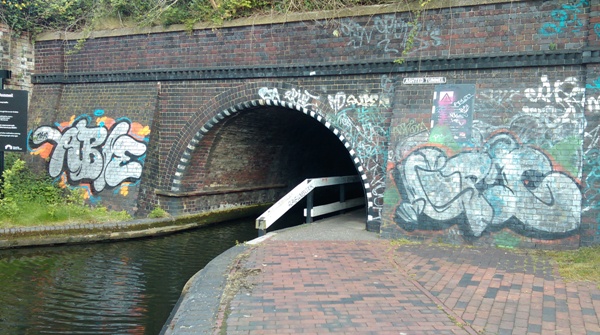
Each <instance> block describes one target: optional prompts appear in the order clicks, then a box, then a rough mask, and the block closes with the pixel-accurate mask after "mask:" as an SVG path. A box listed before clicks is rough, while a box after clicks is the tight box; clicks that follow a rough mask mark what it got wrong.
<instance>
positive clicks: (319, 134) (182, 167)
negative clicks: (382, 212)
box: [170, 99, 374, 222]
mask: <svg viewBox="0 0 600 335" xmlns="http://www.w3.org/2000/svg"><path fill="white" fill-rule="evenodd" d="M269 109H271V110H273V109H277V110H280V111H279V112H277V113H281V111H289V112H291V113H293V115H294V117H296V118H298V117H302V118H303V119H307V118H306V117H309V118H310V119H307V120H309V121H306V122H310V123H311V124H312V125H314V126H311V127H309V129H306V127H304V128H303V129H299V130H298V131H300V130H302V131H307V132H309V133H308V134H304V138H305V139H304V142H303V143H304V145H310V146H312V145H314V146H320V145H321V143H319V138H325V137H328V136H331V138H332V139H335V140H334V141H336V142H337V145H338V147H337V148H336V149H333V151H338V152H340V151H341V152H342V153H343V155H345V157H346V159H347V160H348V162H351V164H352V167H353V171H352V172H350V173H348V169H347V167H346V168H343V167H342V168H338V169H337V170H338V171H340V170H341V171H342V172H339V173H344V174H356V175H358V176H360V180H361V190H362V193H363V194H364V196H365V200H366V209H365V222H368V220H369V219H370V216H369V213H372V212H373V210H374V209H373V199H372V197H373V196H372V192H371V190H370V183H369V182H368V177H367V175H366V173H365V169H364V167H363V163H362V161H361V159H360V158H359V157H358V156H357V154H356V152H355V150H354V149H353V146H352V144H351V143H350V142H349V141H348V139H347V137H346V136H344V134H343V132H342V130H340V129H338V128H337V127H335V126H334V125H333V124H332V123H330V122H329V121H327V119H326V117H325V116H324V115H322V114H321V113H319V112H317V111H314V110H311V109H309V108H305V107H303V106H300V105H297V104H294V103H291V102H285V101H279V100H270V99H256V100H250V101H246V102H243V103H239V104H236V105H234V106H231V107H229V108H227V109H225V110H223V111H221V112H219V113H217V114H216V115H215V116H214V117H212V118H211V119H210V120H209V121H208V122H205V123H204V124H203V125H202V126H201V127H200V129H199V130H198V131H197V132H196V133H195V134H194V136H193V137H192V139H191V140H190V141H189V142H188V143H187V145H186V146H185V150H184V151H183V153H182V154H181V157H180V158H179V161H178V164H177V170H176V172H175V175H174V176H173V178H172V181H171V183H170V191H171V192H185V191H186V190H185V188H186V177H187V176H189V175H190V173H192V171H191V170H193V169H194V168H193V166H194V156H195V155H202V154H206V155H207V154H208V153H209V151H210V150H214V147H212V145H215V144H214V143H216V142H218V141H220V140H222V139H221V137H223V138H225V137H226V136H228V135H226V133H227V132H226V131H224V130H223V129H224V128H226V127H229V128H232V127H231V126H230V125H231V124H233V122H238V120H241V119H244V118H248V117H246V116H248V115H249V114H251V113H253V112H257V111H268V110H269ZM278 115H279V114H278ZM298 120H299V119H295V121H298ZM271 121H272V120H271ZM295 121H285V122H295ZM245 122H250V121H245ZM252 122H254V123H256V118H255V119H254V120H253V121H252ZM279 122H283V123H285V122H284V121H282V120H279ZM238 123H239V122H238ZM242 123H243V122H242ZM304 125H305V126H306V124H304ZM253 126H257V127H259V125H255V124H253ZM282 127H283V125H282ZM240 129H241V128H240ZM287 129H290V128H287ZM229 136H231V135H229ZM241 136H244V134H242V135H241ZM290 136H291V135H290ZM307 138H308V139H307ZM307 141H308V142H307ZM207 142H210V143H211V144H210V145H207ZM307 143H310V144H307ZM256 145H260V143H256ZM236 150H239V148H237V149H236ZM197 151H199V152H197ZM215 151H216V150H215ZM220 151H223V149H221V150H220ZM229 154H235V150H231V151H230V152H229ZM311 157H312V156H311ZM312 158H315V157H312ZM320 158H323V159H320ZM328 158H329V159H328ZM338 158H339V157H338ZM196 159H197V158H196ZM289 159H291V160H292V161H293V157H292V158H289V157H288V160H289ZM334 159H335V157H334ZM212 160H213V158H212V157H211V158H210V159H209V161H208V162H204V164H207V166H208V165H210V164H211V163H212ZM315 160H317V161H318V160H320V161H321V162H322V163H323V162H326V161H328V160H329V161H331V157H327V158H324V157H316V159H315ZM341 160H342V159H340V161H341ZM296 163H297V162H296ZM213 165H215V166H217V165H218V164H216V163H215V164H213ZM292 165H293V164H292ZM217 168H218V166H217ZM303 170H304V168H303ZM313 170H314V167H313ZM325 170H327V171H328V173H333V172H330V171H334V170H335V168H332V167H329V169H325ZM309 171H311V169H310V167H309V168H308V171H305V172H306V173H307V174H310V173H311V172H309ZM312 172H313V173H324V170H323V169H322V170H321V171H318V172H315V171H312ZM327 176H329V175H314V174H313V175H304V176H302V178H301V179H302V180H303V179H305V178H309V177H310V178H312V177H327ZM203 177H205V178H207V180H208V182H211V178H213V177H214V173H213V176H212V177H209V176H203ZM294 177H297V176H294ZM213 179H214V178H213ZM292 179H294V180H291V181H290V182H300V181H302V180H295V179H298V178H292ZM271 186H273V187H276V186H277V185H276V184H271ZM288 186H290V185H288ZM291 186H292V187H293V186H295V184H294V185H291Z"/></svg>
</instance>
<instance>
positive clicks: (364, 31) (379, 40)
mask: <svg viewBox="0 0 600 335" xmlns="http://www.w3.org/2000/svg"><path fill="white" fill-rule="evenodd" d="M372 22H373V23H372V26H368V24H365V26H362V25H360V24H359V23H357V22H355V21H353V20H351V19H347V20H344V21H343V22H342V23H341V27H340V31H339V32H337V30H336V31H335V32H334V35H337V34H339V33H341V34H342V35H343V36H347V37H349V39H350V41H349V42H348V43H347V45H349V46H351V47H352V48H354V49H359V48H362V47H369V46H372V45H375V47H376V48H378V49H381V50H383V52H386V53H399V52H401V51H402V50H403V49H405V48H406V43H407V41H408V36H410V35H411V34H413V33H411V31H412V30H413V29H416V30H417V32H421V31H422V30H423V27H422V25H421V24H420V23H419V24H416V25H415V24H413V23H412V22H407V21H403V20H402V19H399V18H397V17H396V15H395V14H394V15H383V16H378V17H376V18H375V19H374V20H373V21H372ZM425 33H426V34H425V35H427V36H421V35H422V34H416V36H415V38H414V45H413V49H412V50H411V52H414V51H417V50H424V49H427V48H429V47H431V46H438V45H441V44H442V40H441V38H440V30H439V28H436V27H434V26H433V25H427V26H426V27H425Z"/></svg>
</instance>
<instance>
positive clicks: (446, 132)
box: [429, 126, 461, 152]
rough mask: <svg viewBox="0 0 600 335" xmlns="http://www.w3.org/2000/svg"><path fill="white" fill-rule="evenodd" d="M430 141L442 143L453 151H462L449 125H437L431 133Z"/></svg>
mask: <svg viewBox="0 0 600 335" xmlns="http://www.w3.org/2000/svg"><path fill="white" fill-rule="evenodd" d="M429 143H434V144H442V145H444V146H446V147H448V148H450V149H452V150H453V151H455V152H457V151H460V149H461V146H460V145H459V144H458V143H457V142H456V140H454V136H453V135H452V131H450V128H448V126H435V127H433V128H432V129H431V132H430V133H429Z"/></svg>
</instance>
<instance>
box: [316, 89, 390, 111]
mask: <svg viewBox="0 0 600 335" xmlns="http://www.w3.org/2000/svg"><path fill="white" fill-rule="evenodd" d="M327 101H328V102H329V107H331V109H333V111H334V112H335V113H338V112H339V111H340V110H341V109H343V108H345V107H353V106H360V107H374V106H378V107H389V105H390V98H389V96H387V94H381V95H379V94H358V95H356V96H355V95H353V94H350V95H346V93H344V92H337V93H336V94H335V95H328V96H327Z"/></svg>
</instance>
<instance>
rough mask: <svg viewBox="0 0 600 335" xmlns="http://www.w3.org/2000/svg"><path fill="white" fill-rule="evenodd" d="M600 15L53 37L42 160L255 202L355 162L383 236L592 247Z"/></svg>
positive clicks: (553, 0)
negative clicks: (84, 37)
mask: <svg viewBox="0 0 600 335" xmlns="http://www.w3.org/2000/svg"><path fill="white" fill-rule="evenodd" d="M434 3H435V1H434ZM599 13H600V0H589V1H588V0H578V1H575V2H572V3H570V4H565V2H564V1H559V0H549V1H546V0H544V1H542V0H539V1H499V0H487V1H486V0H480V1H475V0H473V1H469V0H465V1H461V2H460V5H459V6H451V7H449V6H446V7H443V6H442V7H432V8H431V9H429V10H427V11H425V12H423V14H422V16H421V19H422V20H421V22H419V24H417V25H413V22H412V20H413V19H412V17H413V16H412V15H413V13H411V12H410V11H407V10H406V9H405V8H400V7H394V6H378V7H364V8H362V9H360V10H359V11H353V12H336V13H318V14H314V15H312V14H304V15H287V16H285V17H265V18H251V19H247V20H240V21H235V22H232V23H227V24H226V25H224V26H222V27H219V28H216V29H213V28H211V27H205V28H203V27H196V28H195V29H194V30H192V31H185V30H184V29H183V28H181V29H178V27H171V28H167V29H162V30H156V29H148V30H138V31H134V30H128V29H120V30H110V31H109V30H107V31H98V32H94V33H92V35H91V36H90V37H89V38H87V40H86V41H85V43H84V44H83V45H78V43H77V40H78V39H79V38H81V35H77V34H73V35H66V36H64V35H62V34H46V35H43V36H40V37H38V38H37V40H36V43H35V60H36V62H35V75H34V76H33V83H34V85H33V86H34V87H33V92H32V96H31V103H30V113H29V115H30V121H29V127H30V128H31V132H30V136H29V150H30V153H31V156H30V158H29V159H30V160H31V161H32V162H37V163H38V164H39V165H40V166H43V168H44V169H45V171H47V172H48V173H49V174H50V175H51V176H52V177H54V178H57V179H60V180H61V181H62V182H63V183H64V185H70V186H72V187H80V188H84V189H85V190H86V191H87V194H88V197H89V201H90V202H92V203H98V204H103V205H106V206H108V207H110V208H114V209H119V208H122V209H125V210H127V211H129V212H131V213H132V214H135V215H139V216H144V215H145V214H147V213H148V212H149V211H150V210H151V209H152V208H154V207H155V206H156V205H160V206H161V207H162V208H163V209H166V210H167V211H168V212H170V213H172V214H176V215H183V214H192V213H200V212H207V211H213V210H218V209H239V208H245V207H248V206H252V205H256V204H264V203H269V202H273V201H275V200H276V199H278V198H280V197H281V196H282V195H283V194H285V192H286V191H288V190H289V189H291V188H292V187H293V186H294V185H295V184H296V183H298V182H300V181H302V180H303V179H305V178H309V177H321V176H330V175H354V174H358V175H360V177H361V179H362V187H361V188H360V190H359V191H360V192H361V194H364V196H365V198H366V200H367V204H368V205H367V208H366V210H365V218H366V221H367V227H368V229H370V230H374V231H379V232H381V234H382V236H384V237H388V238H396V237H401V236H408V237H416V238H423V239H431V240H440V241H446V242H451V243H472V244H479V245H502V246H510V247H512V246H515V247H577V246H580V245H591V244H596V243H598V242H600V238H599V237H598V236H599V234H600V229H599V227H598V226H599V225H600V211H599V210H600V205H599V200H600V193H599V190H600V179H599V178H600V149H599V147H598V138H599V135H600V132H599V130H600V124H599V122H598V121H599V116H600V101H599V99H600V73H599V69H600V65H599V63H598V62H599V61H600V51H599V49H600V16H599ZM410 43H413V45H412V48H406V46H407V44H410ZM405 48H406V52H404V51H405ZM399 58H403V60H404V61H403V62H395V60H397V59H399ZM42 163H43V164H42Z"/></svg>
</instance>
